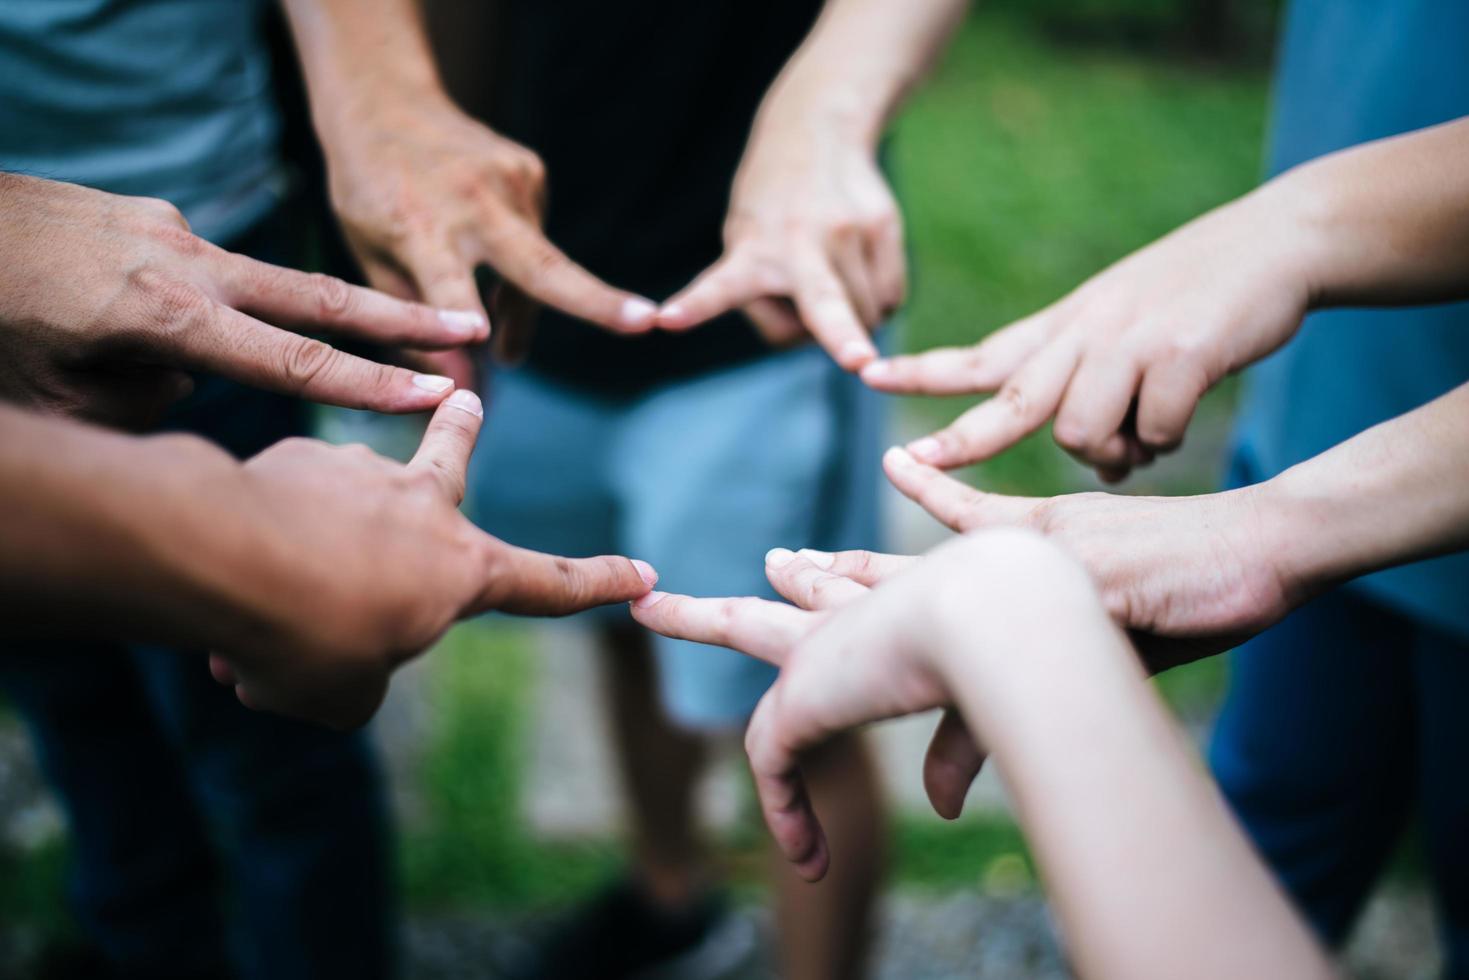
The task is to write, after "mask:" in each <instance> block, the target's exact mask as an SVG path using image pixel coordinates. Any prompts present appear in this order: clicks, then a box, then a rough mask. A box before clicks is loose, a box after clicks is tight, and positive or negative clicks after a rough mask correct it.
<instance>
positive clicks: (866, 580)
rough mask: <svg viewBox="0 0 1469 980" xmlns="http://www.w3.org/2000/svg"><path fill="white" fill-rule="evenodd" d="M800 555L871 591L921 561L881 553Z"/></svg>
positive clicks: (806, 552) (806, 551) (803, 552)
mask: <svg viewBox="0 0 1469 980" xmlns="http://www.w3.org/2000/svg"><path fill="white" fill-rule="evenodd" d="M799 554H800V556H801V557H802V558H804V559H806V560H807V561H808V562H810V563H811V564H813V565H815V566H816V567H818V568H821V569H825V570H826V571H828V572H830V573H831V574H833V575H840V576H841V577H842V578H845V579H851V580H852V581H853V582H857V583H859V584H861V585H865V586H867V587H869V588H871V587H872V586H874V585H876V584H877V583H879V582H881V581H882V580H883V579H885V578H887V577H888V576H890V575H896V574H898V573H899V572H901V571H903V570H904V569H906V568H908V567H909V566H910V565H912V564H913V563H914V562H916V561H918V558H917V557H916V556H914V555H886V554H883V553H882V552H880V551H835V552H833V551H813V550H812V549H810V548H802V549H801V550H800V552H799Z"/></svg>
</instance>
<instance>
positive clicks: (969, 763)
mask: <svg viewBox="0 0 1469 980" xmlns="http://www.w3.org/2000/svg"><path fill="white" fill-rule="evenodd" d="M984 760H985V753H984V750H983V749H981V748H980V747H979V743H978V742H976V741H975V740H974V736H973V735H972V734H970V731H969V726H968V725H966V724H964V718H963V717H962V716H961V715H960V714H959V712H957V711H955V710H954V709H953V708H949V709H947V710H945V711H944V714H943V717H942V718H940V719H939V724H938V727H937V728H935V729H934V731H933V739H932V740H930V741H929V743H928V754H927V755H926V756H924V759H923V788H924V790H925V791H926V792H927V793H928V802H929V803H931V804H933V809H934V812H935V813H937V814H938V815H939V816H941V817H943V818H944V819H945V820H957V819H958V818H959V815H960V814H961V813H963V812H964V797H965V796H967V795H968V794H969V787H970V786H972V785H973V784H974V780H975V778H976V777H978V776H979V771H980V769H982V768H983V767H984Z"/></svg>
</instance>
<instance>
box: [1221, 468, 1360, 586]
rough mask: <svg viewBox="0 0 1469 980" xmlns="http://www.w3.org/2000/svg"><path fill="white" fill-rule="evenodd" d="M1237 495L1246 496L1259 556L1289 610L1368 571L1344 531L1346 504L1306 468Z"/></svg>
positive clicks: (1296, 469)
mask: <svg viewBox="0 0 1469 980" xmlns="http://www.w3.org/2000/svg"><path fill="white" fill-rule="evenodd" d="M1238 492H1240V493H1243V494H1246V495H1247V499H1248V500H1249V502H1250V508H1251V510H1252V511H1253V520H1254V523H1255V526H1256V527H1257V528H1258V536H1259V540H1260V542H1261V547H1260V549H1259V553H1260V555H1261V556H1262V560H1263V561H1266V562H1268V563H1269V564H1270V566H1271V567H1273V568H1274V570H1275V575H1276V578H1277V580H1278V582H1279V585H1280V588H1281V592H1282V595H1283V596H1284V598H1285V600H1286V602H1287V603H1288V605H1289V607H1290V608H1295V607H1296V606H1298V605H1300V604H1301V603H1303V602H1305V601H1306V600H1307V599H1309V598H1311V597H1312V596H1314V595H1317V594H1318V593H1320V592H1323V591H1325V590H1326V589H1328V588H1330V587H1332V586H1333V585H1336V584H1338V583H1340V582H1344V581H1347V580H1348V579H1351V578H1354V577H1356V576H1357V575H1359V574H1361V573H1362V572H1364V571H1366V568H1364V567H1363V565H1364V559H1363V557H1362V556H1359V555H1357V554H1356V553H1355V551H1354V549H1353V547H1352V543H1351V538H1352V536H1351V535H1350V534H1349V533H1346V531H1347V528H1346V527H1344V526H1343V517H1344V515H1343V514H1342V513H1341V510H1342V507H1343V504H1344V503H1346V502H1347V501H1346V500H1345V499H1344V498H1342V497H1341V496H1340V495H1339V494H1337V493H1334V492H1333V491H1332V490H1331V488H1330V487H1329V486H1323V485H1322V481H1320V480H1319V479H1317V478H1314V477H1313V475H1312V474H1311V472H1310V471H1309V468H1308V467H1307V466H1306V464H1301V465H1297V466H1293V467H1291V468H1290V469H1288V470H1286V471H1285V472H1283V473H1281V474H1279V475H1277V476H1275V477H1273V478H1271V479H1269V480H1267V481H1265V482H1264V483H1261V484H1257V485H1256V486H1253V487H1249V488H1246V489H1245V490H1243V491H1238Z"/></svg>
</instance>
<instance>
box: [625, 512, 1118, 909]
mask: <svg viewBox="0 0 1469 980" xmlns="http://www.w3.org/2000/svg"><path fill="white" fill-rule="evenodd" d="M823 566H826V567H823ZM766 568H767V575H768V576H769V578H770V581H771V583H772V584H773V585H775V586H776V588H777V589H778V590H779V591H780V592H781V593H782V594H783V595H784V596H786V597H787V598H789V599H791V600H792V601H794V602H796V603H797V604H798V606H804V605H809V606H810V608H811V609H812V610H815V611H807V610H806V609H805V608H796V607H792V606H786V605H783V604H781V603H778V602H769V601H766V600H764V599H754V598H740V599H693V598H689V597H687V596H673V595H665V594H663V593H659V592H653V593H650V594H649V595H647V596H645V597H644V598H642V599H640V600H638V602H636V603H634V605H633V615H634V617H635V618H637V620H638V621H639V622H641V623H643V624H644V625H646V626H648V627H650V628H651V629H654V630H656V631H657V632H660V633H663V634H664V635H667V636H673V637H677V638H681V639H690V640H695V641H698V642H702V643H714V644H717V645H720V646H728V647H731V648H733V649H736V650H739V651H741V652H744V653H748V654H750V655H752V656H756V657H759V658H760V659H762V660H766V661H769V662H770V663H774V664H776V665H778V666H780V668H781V672H780V676H779V678H778V679H777V681H776V683H775V684H774V685H773V686H772V687H771V688H770V690H769V691H768V692H766V694H765V696H764V697H763V698H762V699H761V701H760V704H759V706H758V707H757V708H756V709H755V714H754V716H753V717H752V718H751V720H750V726H749V729H748V731H747V732H746V736H745V746H746V749H747V752H748V754H749V757H750V767H751V770H752V772H753V773H754V777H755V786H756V790H757V792H758V793H759V796H760V802H761V808H762V810H763V812H764V814H765V820H766V823H767V824H768V825H769V827H770V831H771V834H772V835H773V837H774V838H775V841H776V843H777V845H778V846H779V847H780V849H781V852H782V853H783V854H784V855H785V856H786V857H787V859H789V860H790V861H792V862H793V863H794V864H796V866H797V870H798V871H799V873H800V874H801V875H802V876H803V877H806V878H808V879H809V880H813V881H814V880H818V879H820V878H821V877H822V876H823V875H824V874H825V871H826V868H827V865H828V863H829V855H828V852H827V849H826V844H825V839H824V837H823V835H822V832H821V828H820V824H819V823H818V822H817V820H816V816H815V814H814V812H813V811H812V809H811V805H810V802H809V799H808V798H807V795H806V792H805V789H804V784H803V782H802V779H801V772H800V762H799V757H800V754H801V753H802V752H803V751H805V750H806V749H809V748H812V747H815V746H817V745H820V744H821V743H822V742H824V741H826V740H828V739H830V738H831V737H832V736H834V735H836V734H838V733H840V732H843V731H846V730H849V729H852V728H856V727H858V726H861V725H864V724H867V723H869V722H873V721H879V720H882V719H886V718H895V717H899V716H902V715H908V714H914V713H916V712H920V711H926V710H928V709H931V708H935V707H947V706H949V705H950V704H952V702H953V691H952V690H951V688H950V685H949V670H948V667H947V665H946V664H945V662H944V657H945V653H944V651H945V650H946V649H947V648H948V647H950V646H951V645H952V644H950V642H949V641H948V639H947V637H949V633H950V628H949V626H948V625H946V624H949V623H952V622H954V621H956V620H962V624H961V625H960V629H961V630H962V631H963V632H964V633H966V634H967V636H968V637H969V638H971V639H973V638H975V637H979V638H981V639H982V641H983V642H985V643H987V644H990V645H992V646H995V647H996V648H999V647H1000V646H1001V645H1002V644H1003V643H1007V642H1008V643H1018V642H1019V639H1020V638H1019V636H1017V635H1012V634H1011V633H1007V635H1006V636H1004V637H1001V636H999V634H998V633H996V636H995V637H994V639H993V642H991V638H990V637H989V635H988V632H987V626H986V624H987V623H995V624H998V623H1000V622H1004V623H1005V624H1006V630H1007V631H1012V633H1018V632H1027V631H1028V632H1032V633H1038V632H1041V631H1044V629H1045V626H1044V624H1046V623H1048V622H1049V623H1055V622H1057V621H1059V620H1065V619H1068V617H1074V616H1077V615H1082V614H1084V613H1085V612H1086V611H1087V610H1088V609H1089V608H1091V607H1092V606H1095V605H1096V600H1095V595H1094V593H1093V592H1092V591H1091V587H1090V585H1089V584H1088V583H1087V581H1086V577H1085V575H1084V574H1081V572H1080V570H1079V569H1077V568H1076V567H1075V563H1074V562H1072V561H1070V560H1069V559H1066V558H1065V557H1064V556H1062V555H1061V554H1060V552H1059V551H1058V550H1057V549H1056V548H1054V547H1053V546H1050V545H1047V544H1046V543H1044V542H1043V541H1041V540H1040V539H1038V538H1036V537H1034V536H1032V535H1026V534H1017V533H1014V532H991V533H987V534H983V535H977V536H973V537H970V538H965V539H961V540H959V541H956V542H952V543H950V544H948V545H945V546H943V547H941V548H939V549H936V550H935V551H934V552H933V553H932V554H930V555H929V556H927V557H925V558H923V559H921V560H920V559H914V558H904V557H899V556H894V555H878V554H872V553H869V552H848V553H845V554H840V555H828V554H822V553H819V552H801V553H800V554H799V555H792V554H791V553H790V552H788V551H782V550H780V549H777V550H776V551H773V552H771V553H770V555H769V556H767V565H766ZM848 575H850V576H852V577H851V578H849V577H847V576H848ZM879 583H880V584H879ZM1040 583H1044V585H1043V586H1042V585H1041V584H1040ZM873 586H875V587H873ZM1088 596H1091V598H1090V599H1088V598H1087V597H1088ZM991 609H993V610H994V612H990V611H989V610H991ZM1000 610H1005V612H1006V615H1003V616H1002V615H999V611H1000ZM1097 618H1098V619H1101V620H1102V621H1103V625H1104V628H1105V619H1104V617H1102V616H1101V615H1100V613H1098V615H1097ZM983 761H984V753H983V751H982V749H981V748H980V747H979V746H978V745H977V744H976V742H975V740H974V738H973V736H972V735H971V734H970V731H969V729H968V728H967V727H966V725H965V724H964V721H963V719H962V718H961V717H960V716H959V714H958V713H957V712H956V711H954V710H948V711H946V712H945V713H944V715H943V718H942V719H941V720H940V722H939V726H938V728H937V729H936V731H935V732H934V737H933V740H932V742H931V743H930V745H929V750H928V755H927V757H926V758H925V761H924V786H925V788H926V789H927V791H928V796H929V799H930V801H931V802H932V803H933V806H934V809H935V810H936V811H937V812H938V813H939V814H940V815H942V816H944V817H947V818H949V819H953V818H955V817H957V816H958V815H959V813H960V811H961V810H962V808H963V802H964V796H965V793H966V792H967V790H968V788H969V786H970V785H971V784H972V783H973V781H974V778H975V776H977V775H978V773H979V770H980V767H981V765H982V764H983Z"/></svg>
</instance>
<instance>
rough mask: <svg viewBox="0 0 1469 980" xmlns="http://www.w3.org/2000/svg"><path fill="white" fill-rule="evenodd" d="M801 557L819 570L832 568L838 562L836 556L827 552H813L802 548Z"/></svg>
mask: <svg viewBox="0 0 1469 980" xmlns="http://www.w3.org/2000/svg"><path fill="white" fill-rule="evenodd" d="M800 555H801V557H802V558H804V559H806V560H807V561H809V562H810V563H811V564H813V565H815V566H816V567H817V568H830V567H831V566H832V565H834V564H836V560H837V559H836V555H833V554H830V553H829V552H825V551H813V550H811V549H810V548H802V549H801V551H800Z"/></svg>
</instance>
